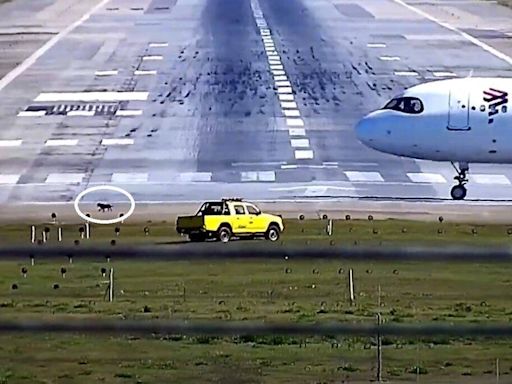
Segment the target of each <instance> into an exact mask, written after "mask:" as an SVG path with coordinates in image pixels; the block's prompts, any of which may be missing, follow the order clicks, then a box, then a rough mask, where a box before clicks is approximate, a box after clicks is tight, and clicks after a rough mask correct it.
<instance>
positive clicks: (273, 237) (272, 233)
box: [265, 225, 280, 241]
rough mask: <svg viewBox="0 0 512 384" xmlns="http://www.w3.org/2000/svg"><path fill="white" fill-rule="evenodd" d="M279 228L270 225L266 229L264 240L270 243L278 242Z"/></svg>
mask: <svg viewBox="0 0 512 384" xmlns="http://www.w3.org/2000/svg"><path fill="white" fill-rule="evenodd" d="M279 235H280V232H279V228H278V227H277V226H276V225H271V226H269V227H268V229H267V232H265V239H267V240H270V241H277V240H279Z"/></svg>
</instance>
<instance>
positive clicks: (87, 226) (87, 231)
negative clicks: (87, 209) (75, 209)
mask: <svg viewBox="0 0 512 384" xmlns="http://www.w3.org/2000/svg"><path fill="white" fill-rule="evenodd" d="M90 237H91V224H90V223H89V222H86V223H85V238H86V239H88V238H90Z"/></svg>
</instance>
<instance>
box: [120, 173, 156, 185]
mask: <svg viewBox="0 0 512 384" xmlns="http://www.w3.org/2000/svg"><path fill="white" fill-rule="evenodd" d="M148 177H149V175H148V174H147V173H113V174H112V179H111V180H112V182H113V183H145V182H147V181H148Z"/></svg>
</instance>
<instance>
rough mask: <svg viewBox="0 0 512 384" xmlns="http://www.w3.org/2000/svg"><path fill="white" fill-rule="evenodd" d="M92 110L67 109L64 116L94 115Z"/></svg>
mask: <svg viewBox="0 0 512 384" xmlns="http://www.w3.org/2000/svg"><path fill="white" fill-rule="evenodd" d="M94 113H95V112H94V111H69V112H68V113H66V116H88V117H91V116H94Z"/></svg>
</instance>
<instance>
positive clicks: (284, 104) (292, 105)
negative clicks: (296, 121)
mask: <svg viewBox="0 0 512 384" xmlns="http://www.w3.org/2000/svg"><path fill="white" fill-rule="evenodd" d="M281 108H283V109H297V103H296V102H295V101H281Z"/></svg>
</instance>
